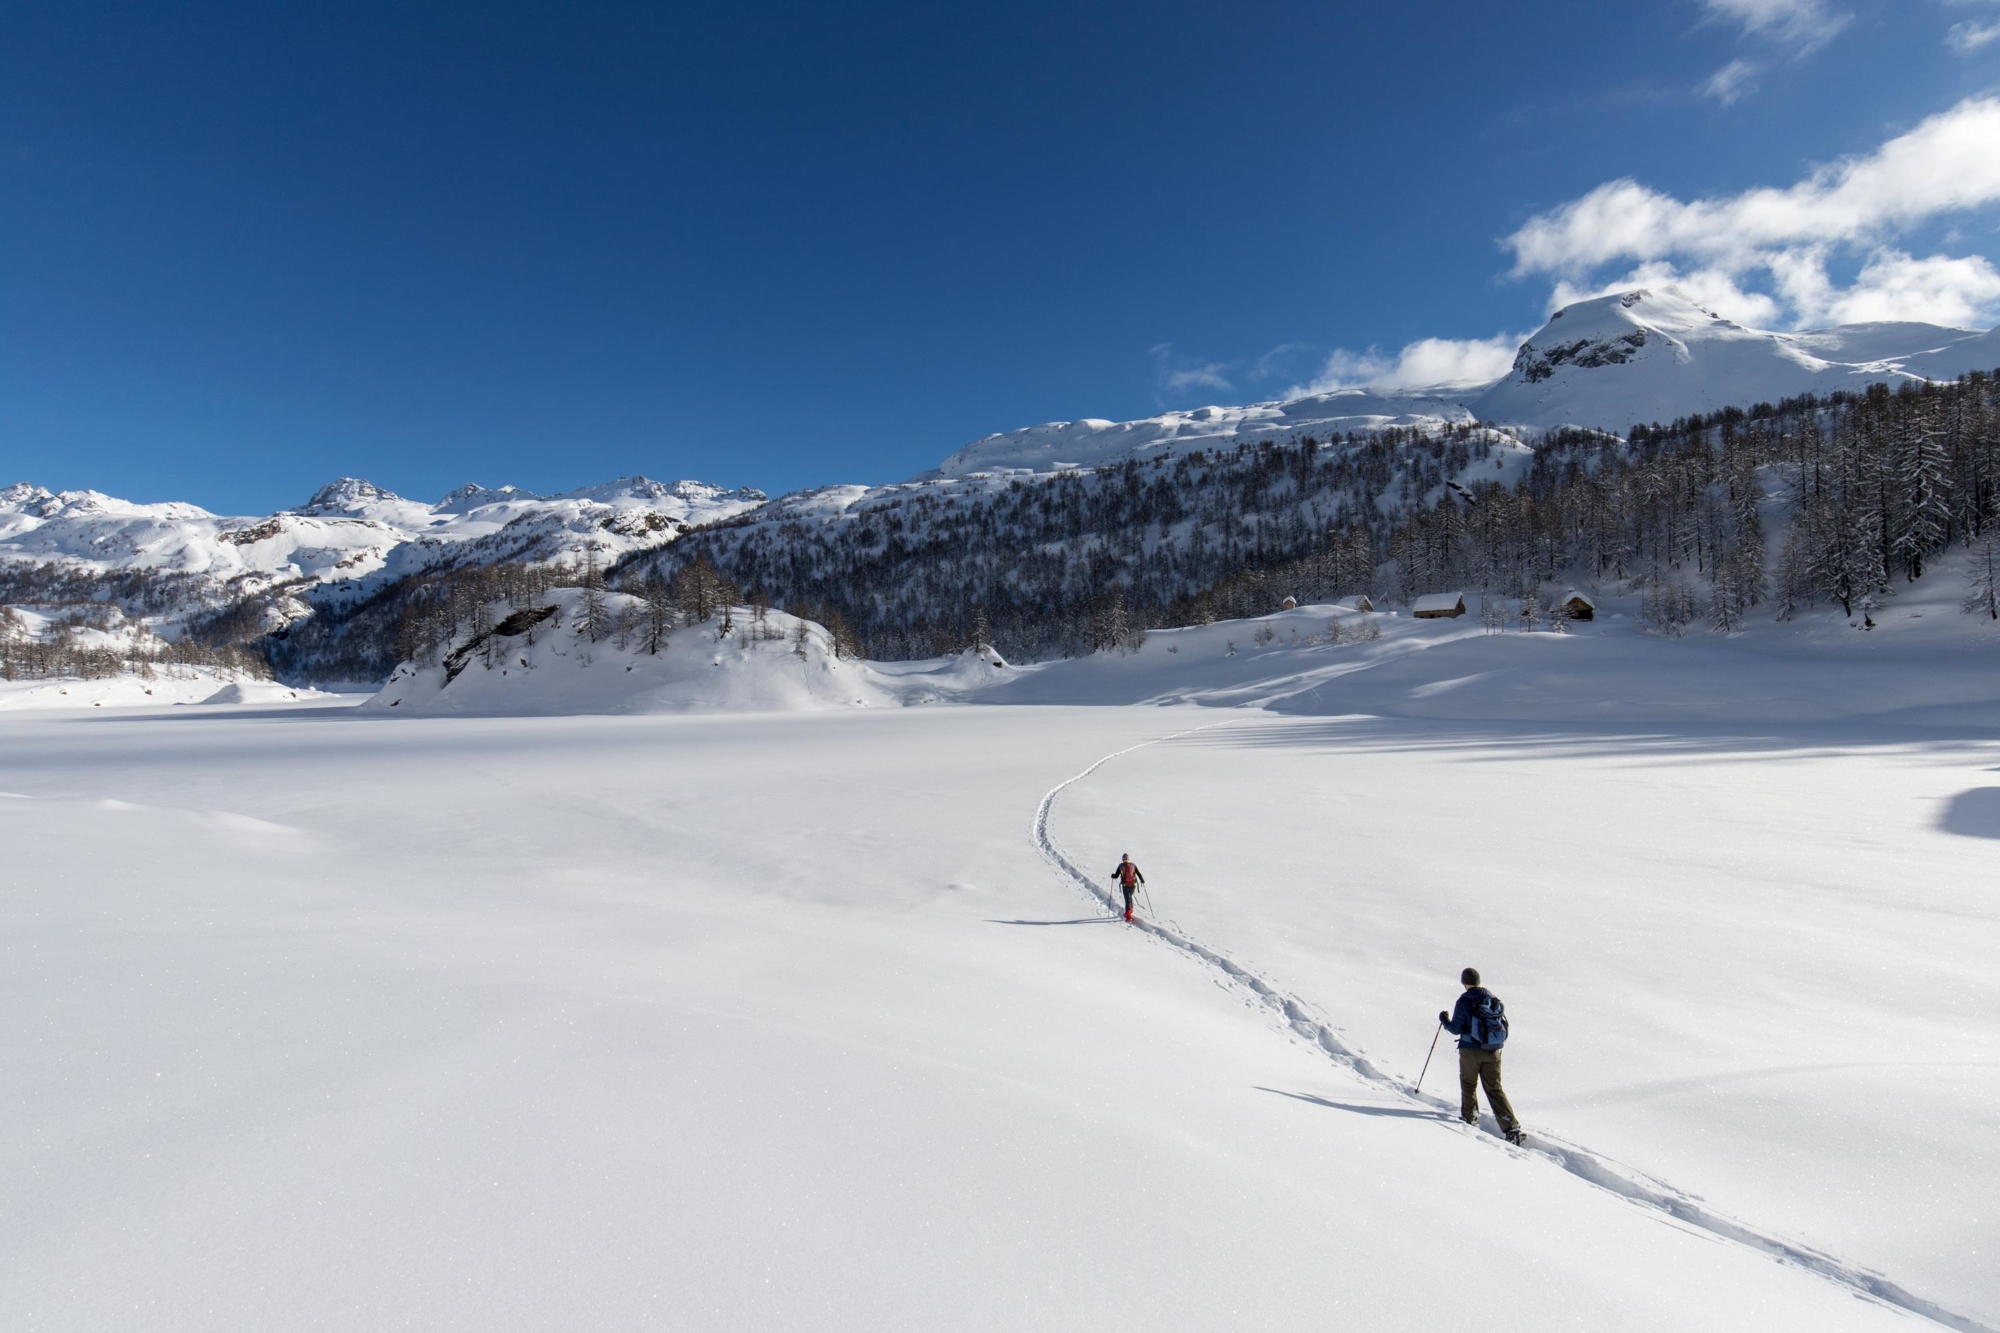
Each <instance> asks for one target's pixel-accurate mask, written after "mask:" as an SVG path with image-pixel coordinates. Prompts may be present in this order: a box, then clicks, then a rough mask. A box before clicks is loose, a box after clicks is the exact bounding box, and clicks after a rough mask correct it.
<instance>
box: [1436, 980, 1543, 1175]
mask: <svg viewBox="0 0 2000 1333" xmlns="http://www.w3.org/2000/svg"><path fill="white" fill-rule="evenodd" d="M1458 980H1459V983H1460V984H1461V985H1463V986H1464V987H1465V992H1464V993H1463V994H1461V995H1460V996H1459V997H1458V1003H1457V1004H1456V1005H1454V1006H1453V1007H1452V1011H1451V1012H1450V1013H1448V1014H1447V1013H1443V1012H1440V1013H1439V1014H1438V1022H1439V1023H1441V1024H1443V1025H1444V1030H1445V1031H1446V1032H1449V1033H1451V1034H1452V1035H1453V1036H1455V1037H1457V1038H1458V1115H1459V1118H1460V1119H1461V1120H1463V1121H1465V1123H1466V1124H1468V1125H1476V1124H1478V1123H1479V1085H1480V1084H1482V1083H1484V1084H1485V1085H1486V1100H1487V1101H1488V1102H1489V1103H1491V1104H1492V1107H1493V1118H1494V1119H1495V1120H1497V1121H1499V1122H1500V1132H1501V1133H1502V1134H1505V1135H1506V1136H1507V1141H1508V1142H1509V1143H1519V1142H1521V1140H1522V1139H1523V1137H1524V1135H1523V1134H1522V1133H1521V1122H1520V1121H1519V1120H1516V1119H1515V1118H1514V1104H1513V1103H1512V1102H1510V1101H1508V1100H1507V1090H1506V1089H1505V1088H1503V1087H1501V1086H1500V1052H1499V1050H1498V1049H1494V1050H1487V1049H1485V1048H1484V1047H1482V1046H1481V1045H1480V1044H1479V1041H1478V1039H1477V1038H1476V1037H1475V1036H1474V1035H1473V1031H1472V1028H1473V1024H1472V1016H1473V1014H1474V1012H1475V1011H1476V1010H1477V1009H1478V1007H1479V1002H1480V1001H1481V1000H1483V999H1485V998H1486V995H1487V990H1486V988H1485V987H1484V986H1482V985H1480V984H1479V969H1478V968H1476V967H1468V968H1466V969H1465V971H1463V972H1461V973H1459V974H1458Z"/></svg>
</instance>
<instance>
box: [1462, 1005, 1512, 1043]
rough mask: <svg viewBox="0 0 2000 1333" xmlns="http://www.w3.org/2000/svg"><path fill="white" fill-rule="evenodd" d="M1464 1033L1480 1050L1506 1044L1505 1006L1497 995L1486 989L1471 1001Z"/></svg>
mask: <svg viewBox="0 0 2000 1333" xmlns="http://www.w3.org/2000/svg"><path fill="white" fill-rule="evenodd" d="M1465 1034H1466V1035H1467V1036H1468V1037H1471V1038H1472V1044H1473V1045H1474V1046H1477V1047H1478V1048H1479V1049H1480V1050H1482V1051H1497V1050H1499V1049H1500V1048H1501V1047H1502V1046H1505V1045H1506V1044H1507V1006H1506V1005H1504V1004H1502V1003H1500V997H1499V996H1498V995H1495V994H1494V993H1493V992H1492V991H1487V992H1486V993H1485V994H1484V995H1481V996H1480V997H1479V999H1478V1000H1477V1001H1475V1002H1474V1003H1473V1006H1472V1017H1471V1018H1470V1019H1469V1020H1467V1022H1466V1025H1465Z"/></svg>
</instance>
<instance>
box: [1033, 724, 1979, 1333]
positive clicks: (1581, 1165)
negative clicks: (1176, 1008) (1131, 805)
mask: <svg viewBox="0 0 2000 1333" xmlns="http://www.w3.org/2000/svg"><path fill="white" fill-rule="evenodd" d="M1235 720H1236V719H1228V720H1226V721H1223V722H1212V723H1209V724H1207V725H1206V726H1201V727H1190V728H1188V729H1186V730H1184V731H1177V732H1172V733H1170V734H1168V735H1165V736H1158V737H1155V738H1153V739H1152V740H1147V741H1141V742H1139V743H1138V744H1136V745H1128V746H1126V747H1125V748H1124V749H1121V750H1114V751H1112V752H1111V753H1110V754H1107V755H1105V756H1103V757H1102V758H1100V759H1098V760H1096V761H1095V762H1094V763H1092V764H1091V765H1090V766H1089V767H1087V768H1085V769H1084V770H1083V771H1082V772H1080V773H1077V774H1075V775H1074V776H1073V777H1070V778H1067V779H1065V780H1064V781H1062V782H1059V783H1057V784H1056V785H1055V786H1054V787H1051V788H1050V789H1049V791H1048V792H1047V794H1045V795H1044V796H1043V797H1042V799H1041V803H1040V804H1039V805H1038V806H1037V807H1036V809H1035V818H1034V823H1033V825H1032V828H1031V830H1030V835H1031V839H1032V841H1033V842H1034V845H1035V848H1036V850H1037V851H1038V852H1039V853H1040V854H1041V856H1042V858H1043V859H1044V860H1045V861H1047V862H1048V863H1049V864H1050V865H1052V866H1053V867H1055V868H1056V869H1057V870H1059V871H1060V872H1062V873H1063V874H1064V875H1066V876H1068V877H1069V878H1070V879H1072V880H1074V881H1075V882H1076V884H1077V885H1078V886H1079V887H1080V888H1082V889H1083V891H1084V892H1085V893H1087V894H1089V895H1090V897H1091V898H1092V899H1093V900H1094V901H1096V902H1098V903H1100V904H1102V905H1103V906H1104V907H1106V908H1107V909H1109V910H1113V911H1116V910H1118V909H1117V908H1116V906H1115V905H1114V904H1115V899H1114V898H1113V895H1112V894H1111V892H1110V890H1108V889H1104V888H1100V887H1099V886H1098V884H1097V881H1096V879H1095V878H1093V877H1092V876H1091V875H1090V874H1089V873H1087V872H1086V871H1084V870H1082V869H1081V868H1079V867H1078V866H1077V864H1076V863H1075V862H1074V861H1072V860H1070V859H1069V857H1068V856H1066V855H1065V854H1064V853H1063V851H1062V848H1061V847H1060V845H1059V844H1057V842H1056V840H1055V838H1054V836H1053V835H1052V834H1051V833H1050V832H1049V817H1050V815H1051V814H1052V813H1053V812H1054V809H1055V803H1056V800H1057V798H1059V797H1060V796H1061V795H1062V794H1063V793H1064V792H1065V791H1067V790H1068V789H1069V788H1071V787H1073V786H1075V785H1076V784H1077V783H1079V782H1082V781H1083V780H1084V779H1085V778H1088V777H1090V776H1091V775H1092V774H1093V773H1095V772H1097V770H1098V769H1100V768H1102V767H1104V766H1105V765H1106V764H1108V763H1110V762H1111V761H1112V760H1114V759H1118V758H1121V757H1123V756H1125V755H1128V754H1131V753H1133V752H1134V751H1137V750H1143V749H1147V748H1149V747H1151V746H1155V745H1161V744H1165V743H1166V742H1169V741H1174V740H1179V739H1181V738H1183V737H1186V736H1191V735H1194V734H1196V733H1197V732H1202V731H1208V730H1212V729H1213V728H1216V727H1221V726H1227V725H1230V724H1231V723H1232V722H1234V721H1235ZM1132 924H1133V925H1135V926H1137V927H1138V928H1139V929H1141V930H1143V931H1145V932H1146V933H1147V934H1149V935H1151V936H1152V937H1154V938H1155V939H1158V940H1160V941H1162V942H1163V943H1165V944H1167V945H1170V946H1171V947H1173V948H1175V949H1179V950H1181V951H1182V952H1184V953H1187V954H1190V955H1192V956H1194V957H1196V958H1199V959H1200V960H1202V961H1203V962H1205V963H1208V964H1209V965H1210V966H1212V967H1215V968H1216V969H1217V970H1219V971H1220V972H1222V973H1223V975H1224V976H1226V977H1227V978H1228V979H1229V981H1230V982H1231V983H1233V984H1235V985H1238V986H1241V987H1243V988H1245V989H1247V990H1248V991H1250V992H1251V994H1253V995H1254V996H1255V997H1256V999H1257V1000H1258V1002H1260V1003H1261V1004H1263V1005H1265V1006H1266V1007H1268V1008H1270V1009H1272V1010H1274V1011H1276V1012H1277V1013H1278V1014H1280V1015H1282V1016H1283V1018H1284V1019H1285V1021H1286V1023H1287V1024H1288V1025H1289V1026H1290V1028H1291V1030H1292V1031H1293V1032H1294V1033H1296V1034H1297V1035H1298V1036H1299V1037H1301V1038H1303V1039H1304V1040H1305V1041H1306V1042H1308V1043H1310V1044H1312V1045H1314V1046H1317V1047H1318V1048H1319V1049H1320V1050H1321V1051H1323V1052H1325V1054H1326V1055H1327V1056H1328V1057H1329V1058H1331V1059H1332V1060H1333V1061H1334V1062H1335V1063H1337V1064H1339V1065H1341V1066H1343V1067H1344V1068H1346V1069H1349V1070H1351V1071H1352V1072H1353V1073H1354V1074H1355V1076H1356V1077H1358V1078H1361V1079H1363V1080H1365V1081H1366V1082H1368V1083H1370V1084H1372V1085H1373V1086H1375V1087H1376V1088H1377V1089H1379V1090H1380V1091H1382V1092H1385V1093H1388V1094H1390V1095H1393V1096H1396V1097H1399V1098H1401V1099H1402V1100H1404V1101H1406V1102H1409V1103H1412V1104H1415V1105H1420V1106H1424V1107H1427V1108H1429V1109H1432V1110H1435V1111H1439V1112H1442V1113H1444V1115H1445V1116H1447V1117H1449V1116H1455V1115H1456V1113H1457V1108H1456V1107H1455V1106H1454V1105H1452V1104H1451V1103H1450V1102H1448V1101H1446V1100H1445V1099H1443V1098H1440V1097H1433V1096H1429V1095H1427V1094H1425V1093H1423V1092H1422V1091H1420V1090H1419V1089H1417V1088H1415V1087H1412V1086H1411V1085H1409V1084H1407V1083H1404V1082H1402V1081H1400V1080H1397V1079H1395V1078H1392V1077H1390V1076H1389V1075H1388V1074H1385V1073H1384V1072H1383V1071H1381V1070H1380V1069H1378V1068H1376V1066H1375V1065H1373V1064H1372V1063H1371V1062H1370V1061H1369V1060H1368V1059H1367V1057H1366V1056H1364V1055H1362V1054H1361V1053H1360V1052H1358V1051H1356V1050H1355V1049H1354V1048H1352V1047H1351V1046H1349V1045H1348V1044H1347V1042H1346V1041H1345V1040H1344V1039H1343V1038H1342V1037H1341V1035H1340V1034H1339V1033H1338V1032H1336V1031H1335V1030H1334V1028H1332V1027H1331V1026H1330V1025H1329V1024H1327V1023H1325V1022H1322V1021H1320V1020H1319V1019H1317V1018H1314V1017H1313V1016H1312V1014H1311V1012H1310V1011H1309V1009H1308V1008H1307V1006H1306V1004H1305V1003H1304V1002H1303V1001H1301V1000H1299V999H1298V998H1297V997H1295V996H1292V995H1289V994H1287V993H1285V992H1284V991H1282V990H1280V989H1278V988H1277V987H1275V986H1273V985H1271V984H1270V983H1269V982H1267V981H1265V980H1264V979H1263V978H1262V977H1260V976H1258V975H1257V974H1256V973H1255V972H1253V971H1251V970H1250V969H1248V968H1245V967H1243V966H1242V965H1241V964H1239V963H1237V962H1235V961H1234V960H1232V959H1230V958H1229V957H1227V956H1226V955H1224V954H1222V953H1219V952H1217V951H1216V950H1214V949H1211V948H1209V947H1207V946H1206V945H1203V944H1201V943H1200V942H1199V941H1197V940H1194V939H1192V938H1190V937H1189V936H1187V935H1185V934H1183V933H1181V932H1180V931H1179V930H1178V929H1177V928H1175V927H1174V926H1172V925H1171V924H1167V923H1163V922H1160V921H1157V920H1147V919H1145V918H1142V917H1137V916H1135V917H1134V918H1133V921H1132ZM1490 1122H1491V1116H1490V1114H1487V1115H1484V1116H1482V1125H1485V1124H1490ZM1533 1141H1534V1143H1535V1145H1536V1146H1534V1147H1532V1148H1528V1149H1525V1150H1522V1151H1523V1152H1524V1153H1525V1154H1532V1155H1537V1156H1541V1157H1544V1158H1546V1159H1548V1160H1549V1161H1552V1162H1554V1163H1555V1164H1556V1165H1558V1166H1560V1167H1561V1168H1562V1169H1563V1170H1565V1171H1567V1172H1569V1173H1570V1174H1571V1175H1573V1176H1576V1177H1577V1178H1578V1179H1580V1180H1584V1181H1586V1182H1588V1183H1590V1184H1592V1185H1595V1186H1597V1187H1599V1188H1600V1189H1604V1190H1607V1191H1609V1192H1610V1193H1613V1194H1616V1195H1618V1196H1619V1197H1621V1198H1625V1199H1629V1200H1631V1201H1632V1202H1634V1203H1640V1204H1645V1205H1648V1206H1650V1207H1653V1208H1657V1209H1659V1210H1660V1211H1662V1212H1664V1213H1666V1214H1667V1215H1668V1216H1670V1217H1672V1218H1674V1219H1675V1220H1676V1221H1679V1222H1682V1223H1684V1224H1686V1225H1688V1226H1692V1227H1695V1228H1698V1229H1700V1230H1702V1231H1705V1232H1708V1233H1710V1234H1711V1235H1714V1236H1718V1237H1720V1238H1722V1239H1724V1240H1729V1241H1733V1242H1735V1243H1737V1244H1739V1245H1743V1246H1746V1247H1748V1248H1750V1249H1754V1250H1756V1251H1758V1252H1760V1253H1763V1254H1766V1255H1769V1256H1771V1257H1772V1258H1774V1259H1777V1260H1778V1261H1780V1262H1782V1263H1787V1264H1792V1265H1795V1266H1797V1267H1800V1268H1803V1269H1805V1270H1807V1271H1808V1272H1811V1273H1813V1274H1815V1275H1817V1276H1819V1277H1822V1278H1825V1279H1827V1280H1828V1281H1831V1282H1834V1283H1838V1284H1839V1285H1841V1286H1844V1287H1847V1288H1849V1289H1851V1290H1852V1291H1853V1292H1854V1293H1855V1294H1856V1295H1858V1296H1862V1297H1865V1298H1867V1299H1869V1300H1874V1301H1879V1302H1881V1303H1883V1304H1885V1305H1890V1306H1894V1307H1896V1308H1897V1309H1901V1310H1905V1311H1908V1312H1909V1313H1911V1314H1914V1315H1919V1316H1921V1317H1923V1318H1925V1319H1929V1320H1931V1321H1933V1322H1934V1323H1937V1324H1941V1325H1943V1326H1944V1327H1946V1328H1951V1329H1956V1330H1959V1333H1995V1330H1994V1329H1993V1328H1992V1327H1991V1326H1989V1325H1986V1324H1982V1323H1980V1322H1978V1321H1977V1320H1974V1319H1970V1318H1967V1317H1965V1316H1963V1315H1960V1314H1957V1313H1955V1312H1953V1311H1951V1310H1947V1309H1945V1308H1943V1307H1942V1306H1940V1305H1938V1304H1936V1303H1935V1302H1933V1301H1929V1300H1926V1299H1924V1298H1923V1297H1921V1296H1918V1295H1915V1294H1914V1293H1912V1292H1909V1291H1907V1290H1905V1289H1904V1288H1902V1287H1901V1286H1899V1285H1897V1284H1896V1283H1894V1282H1892V1281H1890V1280H1889V1279H1888V1278H1886V1277H1883V1276H1882V1275H1880V1274H1878V1273H1871V1272H1869V1271H1867V1270H1866V1269H1863V1268H1859V1267H1857V1266H1855V1265H1852V1264H1848V1263H1845V1262H1843V1261H1841V1260H1839V1259H1837V1258H1835V1257H1833V1256H1832V1255H1828V1254H1823V1253H1821V1252H1820V1251H1818V1250H1815V1249H1812V1248H1811V1247H1809V1246H1805V1245H1801V1244H1798V1243H1797V1242H1794V1241H1788V1240H1785V1239H1783V1238H1781V1237H1777V1236H1772V1235H1768V1234H1766V1233H1764V1232H1761V1231H1758V1230H1757V1229H1755V1228H1754V1227H1751V1226H1748V1225H1746V1224H1744V1223H1741V1222H1738V1221H1735V1220H1733V1219H1730V1218H1727V1217H1723V1216H1721V1215H1720V1214H1717V1213H1715V1212H1714V1211H1712V1210H1710V1209H1709V1208H1707V1207H1705V1206H1703V1205H1702V1204H1701V1203H1700V1202H1699V1201H1697V1200H1696V1199H1694V1198H1691V1197H1690V1196H1688V1195H1687V1194H1685V1193H1683V1192H1682V1191H1679V1190H1677V1189H1675V1188H1674V1187H1673V1186H1671V1185H1668V1184H1666V1183H1665V1182H1663V1181H1659V1180H1655V1179H1652V1178H1650V1177H1646V1176H1644V1175H1643V1174H1642V1173H1638V1172H1634V1171H1632V1170H1631V1169H1630V1168H1627V1167H1624V1166H1621V1165H1619V1164H1617V1163H1615V1162H1612V1161H1610V1160H1608V1159H1606V1158H1603V1157H1599V1156H1598V1155H1596V1154H1594V1153H1592V1152H1590V1151H1589V1150H1588V1149H1585V1148H1581V1147H1578V1146H1577V1145H1575V1144H1571V1143H1565V1142H1563V1141H1562V1140H1560V1139H1556V1138H1553V1137H1551V1136H1549V1135H1547V1134H1546V1133H1541V1132H1537V1133H1536V1135H1535V1136H1534V1139H1533ZM1509 1151H1513V1150H1511V1149H1510V1150H1509Z"/></svg>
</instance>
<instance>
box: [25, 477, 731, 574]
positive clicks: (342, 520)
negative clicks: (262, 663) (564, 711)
mask: <svg viewBox="0 0 2000 1333" xmlns="http://www.w3.org/2000/svg"><path fill="white" fill-rule="evenodd" d="M764 500H765V496H764V494H763V492H761V491H755V490H747V489H746V490H735V491H730V490H724V489H723V488H721V487H718V486H710V485H707V484H705V483H702V482H693V481H682V482H676V483H674V484H672V485H667V484H664V483H661V482H656V481H653V480H651V479H649V478H646V477H638V476H634V477H621V478H619V479H617V480H615V481H612V482H608V483H606V484H604V485H602V486H589V487H584V488H582V489H580V490H575V491H569V492H566V493H564V494H561V495H550V496H542V495H536V494H534V493H533V492H530V491H522V490H517V489H515V488H514V487H511V486H503V487H500V488H497V489H487V488H485V487H481V486H477V485H474V484H468V485H466V486H463V487H461V488H460V489H458V490H456V491H453V492H452V493H451V494H450V495H448V496H446V497H445V498H444V499H443V500H441V501H439V502H438V503H437V504H425V503H423V502H421V501H417V500H409V499H405V498H404V497H402V496H399V495H396V494H394V493H392V492H390V491H387V490H384V489H383V488H381V487H379V486H376V485H375V484H373V483H372V482H368V481H364V480H361V479H359V478H355V477H342V478H340V479H339V480H338V481H335V482H332V483H330V484H328V485H326V486H323V487H321V488H320V489H319V490H318V491H316V492H315V493H314V494H313V496H312V498H311V499H310V500H308V501H307V502H306V503H305V504H303V505H300V506H299V507H298V508H296V509H287V510H280V511H278V512H277V513H275V514H271V515H268V516H265V517H262V518H254V517H250V518H246V517H227V516H223V515H217V514H211V513H209V512H208V511H207V510H205V509H202V508H200V507H199V506H196V505H191V504H179V503H173V504H156V505H147V504H133V503H131V502H129V501H125V500H119V499H115V498H113V497H111V496H107V495H101V494H99V493H98V492H96V491H62V492H53V491H49V490H46V489H44V488H42V487H40V486H31V485H28V484H27V483H25V482H24V483H20V484H17V485H13V486H9V487H7V488H6V489H4V490H0V560H17V561H59V562H62V563H65V564H71V565H76V566H81V567H84V568H88V569H92V570H97V571H101V572H112V571H122V570H158V571H165V572H173V573H187V574H196V575H205V576H208V577H209V578H212V579H214V580H216V581H226V580H243V584H242V585H239V588H240V590H243V591H256V590H261V589H265V588H269V587H272V586H275V585H277V584H280V583H299V582H303V583H307V584H319V585H328V584H342V583H354V582H357V581H363V580H370V581H372V580H373V577H374V576H382V575H386V576H389V577H396V576H400V575H402V574H406V573H411V572H416V571H419V570H421V569H424V568H427V567H430V566H434V565H438V564H441V563H448V564H467V563H491V562H493V561H496V560H509V559H525V560H548V559H555V558H560V557H564V556H569V555H573V554H576V553H580V552H581V551H582V550H583V549H584V548H585V547H592V548H595V549H597V550H598V551H599V552H600V553H602V554H604V555H606V556H607V557H609V556H615V555H619V554H623V553H624V552H626V551H632V550H638V549H640V548H642V547H647V546H657V545H661V544H663V543H665V542H669V541H672V540H673V539H674V538H676V537H678V536H679V535H680V534H681V533H683V532H685V531H686V530H687V529H688V528H690V527H692V526H694V525H696V524H699V523H706V522H710V521H712V520H715V519H718V518H727V517H729V516H731V515H734V514H738V513H742V512H743V511H744V510H747V509H752V508H755V507H756V506H758V505H760V504H762V503H764Z"/></svg>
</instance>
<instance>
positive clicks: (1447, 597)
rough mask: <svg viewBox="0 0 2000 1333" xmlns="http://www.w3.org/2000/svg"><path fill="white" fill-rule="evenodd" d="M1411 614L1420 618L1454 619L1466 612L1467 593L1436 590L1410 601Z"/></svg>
mask: <svg viewBox="0 0 2000 1333" xmlns="http://www.w3.org/2000/svg"><path fill="white" fill-rule="evenodd" d="M1410 614H1411V615H1413V616H1415V617H1416V618H1417V619H1418V620H1452V619H1456V618H1457V617H1459V616H1462V615H1464V614H1465V594H1464V593H1462V592H1434V593H1431V594H1430V595H1428V596H1426V597H1419V598H1417V600H1416V601H1414V602H1411V603H1410Z"/></svg>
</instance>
